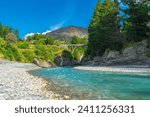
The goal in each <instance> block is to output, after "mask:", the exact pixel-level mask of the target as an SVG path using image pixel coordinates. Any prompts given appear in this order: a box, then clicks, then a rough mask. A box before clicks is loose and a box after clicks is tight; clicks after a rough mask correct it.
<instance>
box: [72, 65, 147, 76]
mask: <svg viewBox="0 0 150 117" xmlns="http://www.w3.org/2000/svg"><path fill="white" fill-rule="evenodd" d="M74 69H77V70H85V71H99V72H115V73H141V74H150V68H149V67H146V66H145V67H144V66H135V67H134V66H131V67H130V66H77V67H74Z"/></svg>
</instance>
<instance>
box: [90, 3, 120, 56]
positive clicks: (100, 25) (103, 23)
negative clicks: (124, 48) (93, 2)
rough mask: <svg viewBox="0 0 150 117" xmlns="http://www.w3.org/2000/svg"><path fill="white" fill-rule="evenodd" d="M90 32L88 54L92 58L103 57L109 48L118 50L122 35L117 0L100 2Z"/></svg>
mask: <svg viewBox="0 0 150 117" xmlns="http://www.w3.org/2000/svg"><path fill="white" fill-rule="evenodd" d="M88 32H89V43H88V54H90V55H91V56H101V55H103V53H104V52H105V50H106V49H108V48H110V49H116V48H115V47H116V45H115V44H116V42H117V43H118V38H119V35H120V32H119V4H118V2H117V0H114V1H112V0H105V1H104V2H103V3H101V2H100V1H98V4H97V6H96V9H95V11H94V16H93V19H92V21H91V23H90V25H89V28H88ZM117 47H118V46H117Z"/></svg>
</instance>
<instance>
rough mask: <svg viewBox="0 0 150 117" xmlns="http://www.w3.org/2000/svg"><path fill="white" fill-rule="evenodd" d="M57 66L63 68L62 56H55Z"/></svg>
mask: <svg viewBox="0 0 150 117" xmlns="http://www.w3.org/2000/svg"><path fill="white" fill-rule="evenodd" d="M54 62H55V64H56V65H57V66H62V65H63V64H62V63H63V59H62V56H61V55H57V56H55V60H54Z"/></svg>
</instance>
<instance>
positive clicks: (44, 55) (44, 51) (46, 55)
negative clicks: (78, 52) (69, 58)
mask: <svg viewBox="0 0 150 117" xmlns="http://www.w3.org/2000/svg"><path fill="white" fill-rule="evenodd" d="M35 54H36V57H37V58H40V59H42V60H47V61H48V60H51V61H54V52H53V51H52V49H51V48H48V47H46V46H37V47H36V51H35Z"/></svg>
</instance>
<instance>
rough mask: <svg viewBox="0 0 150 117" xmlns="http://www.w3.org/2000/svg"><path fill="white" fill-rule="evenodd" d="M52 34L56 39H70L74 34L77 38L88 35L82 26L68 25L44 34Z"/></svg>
mask: <svg viewBox="0 0 150 117" xmlns="http://www.w3.org/2000/svg"><path fill="white" fill-rule="evenodd" d="M49 35H51V36H53V37H55V38H56V39H58V40H63V41H70V40H71V37H73V36H76V37H79V38H85V37H88V30H87V29H86V28H82V27H76V26H69V27H65V28H60V29H58V30H55V31H52V32H50V33H47V34H46V36H49Z"/></svg>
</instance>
